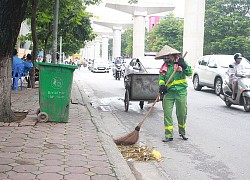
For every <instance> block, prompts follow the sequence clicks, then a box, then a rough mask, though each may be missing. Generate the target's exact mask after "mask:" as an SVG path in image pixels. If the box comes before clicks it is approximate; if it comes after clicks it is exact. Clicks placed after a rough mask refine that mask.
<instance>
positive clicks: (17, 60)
mask: <svg viewBox="0 0 250 180" xmlns="http://www.w3.org/2000/svg"><path fill="white" fill-rule="evenodd" d="M20 63H23V61H22V59H21V58H19V57H18V52H17V50H16V49H14V51H13V58H12V71H14V69H15V66H16V65H17V64H20Z"/></svg>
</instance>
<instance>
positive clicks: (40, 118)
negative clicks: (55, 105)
mask: <svg viewBox="0 0 250 180" xmlns="http://www.w3.org/2000/svg"><path fill="white" fill-rule="evenodd" d="M37 118H38V121H39V122H47V121H48V119H49V116H48V114H47V113H46V112H40V113H39V114H38V115H37Z"/></svg>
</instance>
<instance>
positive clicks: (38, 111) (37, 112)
mask: <svg viewBox="0 0 250 180" xmlns="http://www.w3.org/2000/svg"><path fill="white" fill-rule="evenodd" d="M39 113H40V108H38V109H37V110H36V115H37V116H38V114H39Z"/></svg>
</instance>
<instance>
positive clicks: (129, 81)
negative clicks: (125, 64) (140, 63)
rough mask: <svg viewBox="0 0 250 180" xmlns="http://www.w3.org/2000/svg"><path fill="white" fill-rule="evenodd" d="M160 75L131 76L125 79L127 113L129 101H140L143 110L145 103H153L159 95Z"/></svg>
mask: <svg viewBox="0 0 250 180" xmlns="http://www.w3.org/2000/svg"><path fill="white" fill-rule="evenodd" d="M158 77H159V74H148V73H146V74H145V73H143V74H139V73H138V74H129V75H127V76H126V78H125V79H124V85H125V98H124V105H125V112H127V111H128V108H129V101H139V106H140V108H141V109H143V106H144V101H148V102H153V101H155V99H156V97H157V96H158V94H159V87H158Z"/></svg>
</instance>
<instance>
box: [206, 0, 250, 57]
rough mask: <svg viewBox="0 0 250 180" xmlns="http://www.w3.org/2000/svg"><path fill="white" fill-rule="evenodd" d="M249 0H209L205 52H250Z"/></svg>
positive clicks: (207, 4) (207, 2)
mask: <svg viewBox="0 0 250 180" xmlns="http://www.w3.org/2000/svg"><path fill="white" fill-rule="evenodd" d="M249 16H250V2H249V0H217V1H214V0H207V1H206V14H205V38H204V54H211V53H214V54H234V53H236V52H241V53H242V54H243V55H249V54H250V26H249V25H250V17H249Z"/></svg>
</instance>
